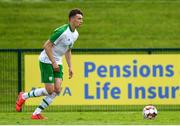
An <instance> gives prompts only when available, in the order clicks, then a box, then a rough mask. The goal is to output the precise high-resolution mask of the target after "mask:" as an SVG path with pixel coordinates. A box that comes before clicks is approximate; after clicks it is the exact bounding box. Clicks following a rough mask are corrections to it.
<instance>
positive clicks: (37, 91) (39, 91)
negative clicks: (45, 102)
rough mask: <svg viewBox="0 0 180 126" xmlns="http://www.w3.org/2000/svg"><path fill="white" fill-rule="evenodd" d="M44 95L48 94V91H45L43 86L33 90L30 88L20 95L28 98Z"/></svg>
mask: <svg viewBox="0 0 180 126" xmlns="http://www.w3.org/2000/svg"><path fill="white" fill-rule="evenodd" d="M45 95H48V92H47V91H46V89H45V88H37V89H35V90H32V91H30V92H28V93H24V94H23V95H22V98H23V99H28V98H30V97H39V96H45Z"/></svg>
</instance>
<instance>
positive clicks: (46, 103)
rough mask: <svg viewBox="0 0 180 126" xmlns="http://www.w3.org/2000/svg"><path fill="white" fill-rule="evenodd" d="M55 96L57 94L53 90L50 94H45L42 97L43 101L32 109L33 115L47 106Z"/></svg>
mask: <svg viewBox="0 0 180 126" xmlns="http://www.w3.org/2000/svg"><path fill="white" fill-rule="evenodd" d="M56 96H57V94H56V93H55V92H53V93H52V94H51V95H47V96H46V97H45V98H43V101H42V102H41V104H40V105H39V106H38V107H37V108H36V110H35V111H34V113H33V115H36V114H39V113H41V111H42V110H44V109H45V108H47V107H48V106H49V105H50V104H51V103H52V101H53V100H54V98H55V97H56Z"/></svg>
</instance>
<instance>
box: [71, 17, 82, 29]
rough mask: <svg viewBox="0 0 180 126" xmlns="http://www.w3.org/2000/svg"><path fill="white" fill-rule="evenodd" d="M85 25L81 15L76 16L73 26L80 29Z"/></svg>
mask: <svg viewBox="0 0 180 126" xmlns="http://www.w3.org/2000/svg"><path fill="white" fill-rule="evenodd" d="M82 23H83V16H82V15H81V14H76V16H74V18H73V24H74V26H75V27H76V28H78V27H80V26H81V24H82Z"/></svg>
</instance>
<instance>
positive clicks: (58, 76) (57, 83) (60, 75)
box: [54, 65, 63, 94]
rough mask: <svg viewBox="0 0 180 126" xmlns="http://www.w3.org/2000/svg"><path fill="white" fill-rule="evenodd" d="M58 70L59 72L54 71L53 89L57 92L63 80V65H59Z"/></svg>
mask: <svg viewBox="0 0 180 126" xmlns="http://www.w3.org/2000/svg"><path fill="white" fill-rule="evenodd" d="M59 68H60V71H59V72H54V78H55V79H54V80H55V82H54V91H55V92H56V93H57V94H59V93H60V91H61V84H62V80H63V66H62V65H59Z"/></svg>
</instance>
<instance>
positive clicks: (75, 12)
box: [69, 8, 83, 18]
mask: <svg viewBox="0 0 180 126" xmlns="http://www.w3.org/2000/svg"><path fill="white" fill-rule="evenodd" d="M76 14H81V15H82V16H83V13H82V11H81V10H80V9H78V8H75V9H72V10H71V11H70V12H69V18H71V17H74V16H75V15H76Z"/></svg>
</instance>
